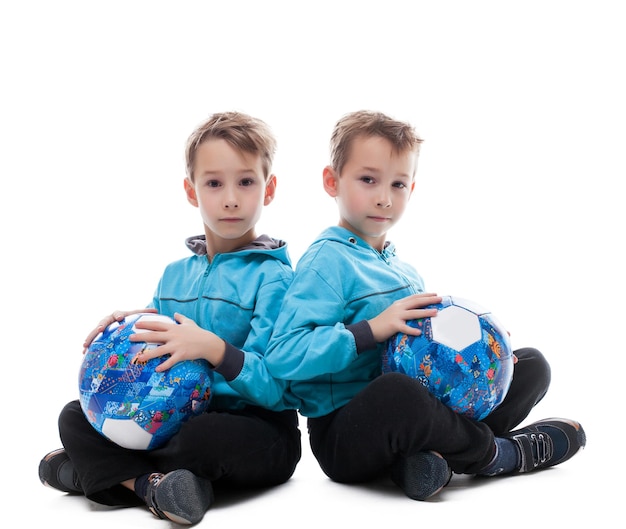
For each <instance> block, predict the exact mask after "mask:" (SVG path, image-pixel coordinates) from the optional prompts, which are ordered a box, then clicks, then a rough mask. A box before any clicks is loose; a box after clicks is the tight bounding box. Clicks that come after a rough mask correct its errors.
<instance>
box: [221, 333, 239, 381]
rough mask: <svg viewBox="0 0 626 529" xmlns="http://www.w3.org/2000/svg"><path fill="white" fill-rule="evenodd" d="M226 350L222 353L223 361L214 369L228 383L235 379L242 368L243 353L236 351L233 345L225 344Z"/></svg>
mask: <svg viewBox="0 0 626 529" xmlns="http://www.w3.org/2000/svg"><path fill="white" fill-rule="evenodd" d="M225 344H226V350H225V351H224V360H222V363H221V364H220V365H219V366H217V367H216V368H215V371H217V372H218V373H219V374H220V375H222V376H223V377H224V378H225V379H226V380H227V381H228V382H230V381H231V380H234V379H236V378H237V377H238V376H239V373H241V369H242V368H243V359H244V353H243V351H242V350H240V349H237V348H236V347H235V346H234V345H231V344H229V343H228V342H225Z"/></svg>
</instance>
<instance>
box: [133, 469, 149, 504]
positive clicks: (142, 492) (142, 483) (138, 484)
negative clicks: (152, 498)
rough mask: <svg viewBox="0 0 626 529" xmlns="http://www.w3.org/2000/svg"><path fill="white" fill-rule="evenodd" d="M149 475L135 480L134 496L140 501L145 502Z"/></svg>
mask: <svg viewBox="0 0 626 529" xmlns="http://www.w3.org/2000/svg"><path fill="white" fill-rule="evenodd" d="M151 475H152V473H150V474H143V475H142V476H139V477H138V478H136V479H135V494H137V496H139V497H140V498H141V500H142V501H146V494H147V492H148V481H149V478H150V476H151Z"/></svg>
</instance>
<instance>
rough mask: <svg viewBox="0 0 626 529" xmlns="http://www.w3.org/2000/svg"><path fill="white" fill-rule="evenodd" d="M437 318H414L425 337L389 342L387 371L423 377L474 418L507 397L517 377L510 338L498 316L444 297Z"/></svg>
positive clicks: (438, 393)
mask: <svg viewBox="0 0 626 529" xmlns="http://www.w3.org/2000/svg"><path fill="white" fill-rule="evenodd" d="M432 307H434V308H437V309H439V312H438V314H437V316H436V317H434V318H424V319H421V320H414V321H409V322H408V324H409V325H410V326H412V327H417V328H419V329H420V330H421V331H422V334H421V335H420V336H409V335H407V334H403V333H399V334H397V335H395V336H393V337H392V338H391V339H390V340H389V341H388V343H387V346H386V349H385V352H384V355H383V372H384V373H388V372H399V373H404V374H406V375H408V376H410V377H413V378H415V379H417V380H419V381H420V382H421V383H422V384H423V385H424V386H426V387H427V388H428V389H429V390H430V392H431V393H433V394H434V395H435V396H436V397H437V398H438V399H439V400H441V401H442V402H443V403H444V404H446V405H447V406H448V407H450V408H452V409H453V410H454V411H456V412H457V413H460V414H462V415H465V416H466V417H469V418H471V419H474V420H477V421H478V420H481V419H484V418H485V417H487V415H489V414H490V413H491V412H492V411H493V410H494V409H495V408H496V407H497V406H498V405H499V404H500V403H501V402H502V400H504V397H505V396H506V393H507V391H508V389H509V386H510V384H511V379H512V377H513V352H512V349H511V345H510V341H509V336H508V333H507V332H506V330H505V329H504V327H503V326H502V325H501V324H500V323H499V322H498V321H497V320H496V318H495V317H494V316H493V314H491V313H489V312H488V311H486V310H484V309H483V308H482V307H480V306H479V305H477V304H476V303H473V302H471V301H468V300H464V299H461V298H457V297H451V296H444V297H443V300H442V302H441V303H440V304H438V305H433V306H432Z"/></svg>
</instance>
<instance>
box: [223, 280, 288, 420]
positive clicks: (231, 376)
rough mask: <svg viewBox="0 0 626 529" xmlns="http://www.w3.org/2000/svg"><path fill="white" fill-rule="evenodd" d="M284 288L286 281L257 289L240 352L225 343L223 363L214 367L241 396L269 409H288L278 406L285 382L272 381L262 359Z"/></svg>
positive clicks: (285, 287)
mask: <svg viewBox="0 0 626 529" xmlns="http://www.w3.org/2000/svg"><path fill="white" fill-rule="evenodd" d="M287 286H288V282H287V281H285V280H284V279H282V278H281V279H277V280H274V281H271V282H267V283H265V284H263V285H262V286H261V287H260V288H259V290H258V296H257V301H256V304H255V308H254V314H253V316H252V319H251V321H250V333H249V334H248V337H247V339H246V342H245V344H244V346H243V349H237V348H236V347H234V346H232V345H230V344H227V346H226V354H225V356H224V361H223V362H222V363H221V364H220V365H219V366H217V368H216V371H217V372H218V373H220V374H221V375H222V376H223V377H224V378H225V380H226V382H228V384H229V385H230V386H231V387H232V388H233V389H234V390H236V391H237V392H238V393H240V394H241V395H242V396H243V397H245V398H246V399H248V400H250V401H252V402H255V403H257V404H258V405H259V406H264V407H268V408H272V409H280V408H281V407H288V406H286V405H285V404H283V405H282V406H281V404H280V403H281V400H283V396H284V393H285V389H286V387H287V382H286V381H284V380H278V379H276V378H274V377H273V376H272V375H271V374H270V372H269V370H268V369H267V365H266V364H265V362H264V360H263V358H264V356H265V353H266V349H267V345H268V343H269V340H270V336H271V333H272V329H273V327H274V322H275V321H276V318H277V316H278V312H279V310H280V305H281V302H282V299H283V296H284V294H285V291H286V290H287Z"/></svg>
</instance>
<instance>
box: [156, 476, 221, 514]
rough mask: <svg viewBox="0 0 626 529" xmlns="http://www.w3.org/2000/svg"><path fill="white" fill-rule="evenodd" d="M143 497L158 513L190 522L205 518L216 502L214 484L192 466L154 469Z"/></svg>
mask: <svg viewBox="0 0 626 529" xmlns="http://www.w3.org/2000/svg"><path fill="white" fill-rule="evenodd" d="M144 499H145V502H146V505H147V506H148V508H149V509H150V511H152V514H154V515H155V516H156V517H158V518H162V519H163V520H170V521H172V522H175V523H179V524H185V525H191V524H195V523H198V522H199V521H200V520H202V517H203V516H204V513H205V512H206V511H207V510H208V509H209V507H210V506H211V504H212V503H213V487H212V485H211V482H210V481H209V480H208V479H203V478H199V477H197V476H195V475H194V474H192V473H191V472H190V471H189V470H174V471H172V472H169V473H167V474H157V473H154V474H151V475H150V477H149V478H148V490H147V492H146V497H145V498H144Z"/></svg>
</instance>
